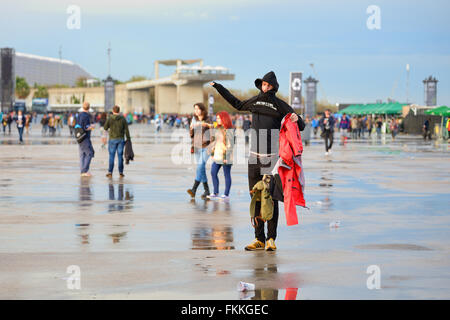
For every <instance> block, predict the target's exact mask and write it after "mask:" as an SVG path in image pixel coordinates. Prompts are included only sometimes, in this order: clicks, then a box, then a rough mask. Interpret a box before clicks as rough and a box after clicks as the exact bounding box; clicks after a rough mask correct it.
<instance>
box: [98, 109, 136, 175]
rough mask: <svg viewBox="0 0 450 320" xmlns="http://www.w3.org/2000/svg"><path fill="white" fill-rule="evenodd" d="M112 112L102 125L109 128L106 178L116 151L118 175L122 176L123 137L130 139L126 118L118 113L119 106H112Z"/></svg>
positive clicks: (111, 168) (112, 167)
mask: <svg viewBox="0 0 450 320" xmlns="http://www.w3.org/2000/svg"><path fill="white" fill-rule="evenodd" d="M112 112H113V114H112V115H110V116H109V118H108V119H107V120H106V123H105V125H104V127H103V128H104V129H105V130H109V142H108V151H109V167H108V173H107V174H106V176H107V177H108V178H111V177H112V173H113V169H114V158H115V157H116V153H117V158H118V161H119V174H120V177H121V178H123V177H124V176H125V175H124V174H123V149H124V146H125V140H124V137H125V136H126V138H127V140H131V138H130V131H129V130H128V123H127V120H126V119H125V117H124V116H122V115H121V114H120V107H119V106H114V107H113V109H112Z"/></svg>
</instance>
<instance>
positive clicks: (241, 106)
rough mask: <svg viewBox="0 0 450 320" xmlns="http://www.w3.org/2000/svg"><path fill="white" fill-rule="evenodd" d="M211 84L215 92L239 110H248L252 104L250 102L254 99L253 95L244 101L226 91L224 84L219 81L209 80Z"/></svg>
mask: <svg viewBox="0 0 450 320" xmlns="http://www.w3.org/2000/svg"><path fill="white" fill-rule="evenodd" d="M209 84H210V85H211V86H213V87H214V88H216V90H217V92H219V94H220V95H221V96H222V97H223V98H224V99H225V100H227V102H228V103H229V104H231V106H232V107H233V108H235V109H237V110H239V111H246V110H249V107H250V106H251V105H252V103H253V102H254V100H255V97H253V98H250V99H248V100H245V101H241V100H239V99H238V98H236V97H235V96H233V95H232V94H231V92H230V91H228V90H227V89H226V88H225V87H224V86H222V85H221V84H220V83H217V82H214V81H213V82H210V83H209Z"/></svg>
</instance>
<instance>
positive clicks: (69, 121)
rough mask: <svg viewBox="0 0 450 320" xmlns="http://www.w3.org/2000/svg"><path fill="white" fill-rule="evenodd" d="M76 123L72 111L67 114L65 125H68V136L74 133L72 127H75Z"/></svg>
mask: <svg viewBox="0 0 450 320" xmlns="http://www.w3.org/2000/svg"><path fill="white" fill-rule="evenodd" d="M76 123H77V121H76V119H75V115H74V114H73V113H71V114H70V115H69V118H68V119H67V126H68V127H69V132H70V136H73V134H74V128H75V125H76Z"/></svg>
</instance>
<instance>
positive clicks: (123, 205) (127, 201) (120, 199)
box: [108, 183, 134, 213]
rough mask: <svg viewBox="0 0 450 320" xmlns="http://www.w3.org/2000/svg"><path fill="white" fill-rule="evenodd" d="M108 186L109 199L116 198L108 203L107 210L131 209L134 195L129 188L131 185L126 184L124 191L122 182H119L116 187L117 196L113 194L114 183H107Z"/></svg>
mask: <svg viewBox="0 0 450 320" xmlns="http://www.w3.org/2000/svg"><path fill="white" fill-rule="evenodd" d="M108 188H109V200H116V201H114V202H113V203H110V204H109V205H108V211H109V212H110V213H111V212H116V211H119V212H120V211H125V210H126V211H129V210H132V209H133V201H134V196H133V192H132V190H131V186H126V187H125V193H124V184H123V183H119V184H118V188H117V197H116V194H115V186H114V184H113V183H109V185H108Z"/></svg>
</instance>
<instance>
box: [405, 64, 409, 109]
mask: <svg viewBox="0 0 450 320" xmlns="http://www.w3.org/2000/svg"><path fill="white" fill-rule="evenodd" d="M406 103H408V104H409V63H407V64H406Z"/></svg>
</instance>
